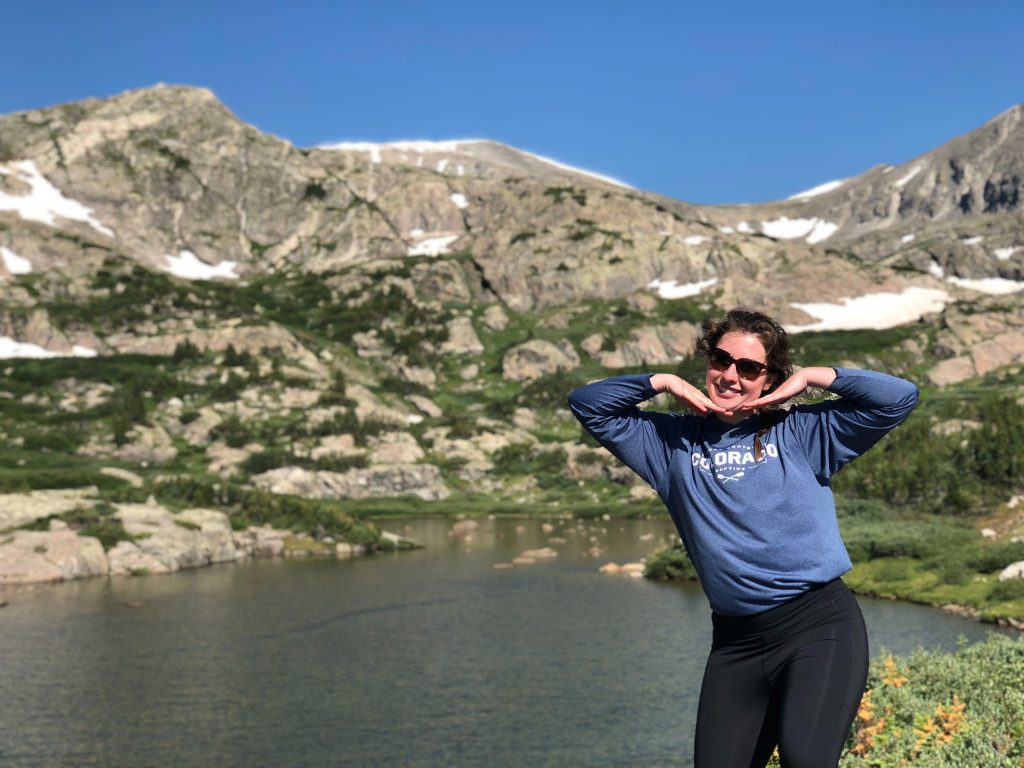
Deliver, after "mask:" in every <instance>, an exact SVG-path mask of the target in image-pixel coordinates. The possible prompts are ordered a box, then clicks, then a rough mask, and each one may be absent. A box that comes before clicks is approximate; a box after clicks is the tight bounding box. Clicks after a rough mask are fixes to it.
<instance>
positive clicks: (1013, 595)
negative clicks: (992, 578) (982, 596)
mask: <svg viewBox="0 0 1024 768" xmlns="http://www.w3.org/2000/svg"><path fill="white" fill-rule="evenodd" d="M988 596H989V599H990V600H991V601H992V602H996V603H1002V602H1009V601H1010V600H1024V579H1005V580H1003V581H996V582H995V583H994V584H993V585H992V588H991V589H990V590H989V592H988Z"/></svg>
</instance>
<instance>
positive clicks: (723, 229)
mask: <svg viewBox="0 0 1024 768" xmlns="http://www.w3.org/2000/svg"><path fill="white" fill-rule="evenodd" d="M718 231H719V232H722V233H723V234H726V235H732V234H735V233H736V230H735V229H733V228H732V227H719V228H718Z"/></svg>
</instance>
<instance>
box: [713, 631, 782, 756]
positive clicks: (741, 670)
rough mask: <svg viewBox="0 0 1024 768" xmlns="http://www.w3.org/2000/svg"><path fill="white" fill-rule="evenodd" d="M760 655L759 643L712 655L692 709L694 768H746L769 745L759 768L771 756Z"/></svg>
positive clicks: (715, 651) (766, 687) (765, 681)
mask: <svg viewBox="0 0 1024 768" xmlns="http://www.w3.org/2000/svg"><path fill="white" fill-rule="evenodd" d="M761 656H762V652H761V647H760V643H758V644H757V645H756V647H751V646H749V645H748V646H747V647H742V646H741V647H728V646H726V647H724V648H716V649H713V650H712V651H711V655H710V656H709V657H708V663H707V666H706V667H705V668H704V681H703V683H702V684H701V689H700V704H699V705H698V707H697V732H696V737H695V739H694V766H695V768H750V766H751V765H753V764H754V763H752V762H751V761H752V760H753V758H754V754H755V751H759V752H763V751H764V749H765V744H764V742H766V741H770V742H771V744H770V746H768V747H767V749H768V751H767V755H766V756H765V760H764V761H762V762H761V764H760V766H759V768H763V766H764V763H765V762H766V761H767V759H768V755H771V753H772V750H773V749H774V747H775V734H774V731H775V729H774V727H772V726H773V725H774V724H773V723H766V722H765V714H766V712H767V711H768V703H769V699H770V696H771V686H770V685H769V683H768V679H767V677H766V676H765V674H764V667H763V665H762V663H761ZM766 726H767V728H766ZM769 731H770V733H769Z"/></svg>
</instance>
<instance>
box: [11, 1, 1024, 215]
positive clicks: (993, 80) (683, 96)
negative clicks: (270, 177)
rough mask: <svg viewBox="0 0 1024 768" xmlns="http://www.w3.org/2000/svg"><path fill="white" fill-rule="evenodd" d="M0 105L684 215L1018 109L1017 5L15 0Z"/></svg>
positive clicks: (780, 190) (1020, 14)
mask: <svg viewBox="0 0 1024 768" xmlns="http://www.w3.org/2000/svg"><path fill="white" fill-rule="evenodd" d="M4 30H5V34H4V60H5V62H6V72H5V74H4V76H3V78H2V80H0V113H8V112H13V111H16V110H24V109H30V108H34V107H42V106H49V105H52V104H57V103H61V102H66V101H75V100H78V99H82V98H86V97H90V96H96V97H103V96H109V95H112V94H115V93H119V92H121V91H124V90H128V89H132V88H139V87H143V86H148V85H152V84H154V83H157V82H165V83H184V84H190V85H201V86H205V87H207V88H210V89H212V90H213V91H214V92H215V93H216V94H217V96H218V97H219V98H220V99H221V100H222V101H223V102H224V103H225V104H227V106H228V107H229V108H230V109H231V110H232V111H234V113H235V114H237V115H238V116H239V117H240V118H242V119H243V120H245V121H246V122H249V123H251V124H253V125H255V126H257V127H258V128H260V129H262V130H264V131H268V132H270V133H273V134H275V135H277V136H281V137H283V138H287V139H289V140H291V141H292V142H294V143H295V144H296V145H299V146H312V145H316V144H319V143H322V142H326V141H340V140H362V141H394V140H399V139H453V138H490V139H494V140H497V141H501V142H504V143H507V144H510V145H513V146H516V147H519V148H522V149H526V150H529V151H532V152H536V153H538V154H542V155H545V156H548V157H552V158H555V159H557V160H560V161H562V162H565V163H570V164H573V165H577V166H580V167H583V168H587V169H589V170H593V171H595V172H599V173H604V174H607V175H610V176H614V177H616V178H619V179H621V180H623V181H625V182H628V183H630V184H632V185H634V186H636V187H639V188H641V189H646V190H651V191H655V192H660V193H662V194H666V195H669V196H672V197H675V198H679V199H682V200H687V201H690V202H697V203H728V202H744V201H757V200H768V199H777V198H782V197H787V196H789V195H791V194H794V193H796V192H799V191H802V190H804V189H807V188H809V187H813V186H815V185H817V184H819V183H822V182H825V181H829V180H832V179H837V178H843V177H846V176H852V175H855V174H857V173H860V172H862V171H865V170H867V169H868V168H870V167H871V166H873V165H876V164H878V163H892V164H898V163H902V162H906V161H907V160H909V159H911V158H912V157H914V156H916V155H918V154H921V153H922V152H925V151H928V150H929V149H932V148H934V147H936V146H938V145H940V144H942V143H944V142H946V141H948V140H949V139H951V138H953V137H954V136H957V135H959V134H961V133H964V132H966V131H969V130H971V129H973V128H975V127H977V126H979V125H981V124H982V123H984V122H985V121H986V120H988V119H990V118H991V117H994V116H995V115H996V114H998V113H999V112H1002V111H1004V110H1006V109H1008V108H1010V107H1011V106H1013V105H1014V104H1017V103H1019V102H1024V74H1022V73H1024V58H1022V50H1024V3H1021V2H1017V1H1015V0H1005V1H997V0H988V1H986V0H980V2H976V3H966V2H962V1H958V2H946V1H945V0H931V1H930V2H927V1H925V0H884V1H883V0H857V1H856V2H843V3H839V2H827V0H826V1H825V2H822V1H821V0H818V1H817V2H802V1H801V2H785V1H784V0H783V2H776V3H769V2H764V0H758V1H757V2H748V1H747V0H733V1H732V2H722V3H717V4H716V3H711V2H684V1H683V0H676V1H675V2H671V1H669V0H664V1H661V0H659V1H657V2H644V1H643V0H634V2H633V3H626V2H625V1H624V0H617V1H616V2H603V1H602V0H593V1H592V2H584V1H583V0H577V1H576V2H561V1H559V0H546V1H544V2H534V1H533V0H517V2H514V3H512V2H504V3H502V2H490V1H489V0H457V1H453V2H445V1H444V0H435V2H429V3H428V2H397V1H394V2H392V1H390V0H359V1H358V2H323V1H321V2H304V1H303V0H294V1H293V2H276V3H273V2H264V1H263V0H248V2H216V1H215V0H207V1H206V2H199V1H198V0H179V1H178V2H163V1H161V0H143V1H141V2H140V1H139V0H132V1H131V2H124V1H123V0H95V1H94V2H85V1H84V0H80V1H77V2H72V1H70V0H69V1H58V0H34V2H33V1H32V0H16V2H14V3H9V4H5V7H4Z"/></svg>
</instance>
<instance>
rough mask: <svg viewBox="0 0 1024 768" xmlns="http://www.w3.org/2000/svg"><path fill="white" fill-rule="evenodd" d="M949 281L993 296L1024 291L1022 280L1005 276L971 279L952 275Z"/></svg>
mask: <svg viewBox="0 0 1024 768" xmlns="http://www.w3.org/2000/svg"><path fill="white" fill-rule="evenodd" d="M948 280H949V282H951V283H953V285H958V286H960V287H961V288H967V289H968V290H971V291H977V292H978V293H988V294H991V295H993V296H1005V295H1007V294H1010V293H1018V292H1020V291H1024V282H1021V281H1020V280H1007V279H1006V278H1004V277H983V278H981V279H979V280H970V279H967V278H963V277H950V278H948Z"/></svg>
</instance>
